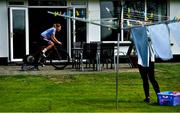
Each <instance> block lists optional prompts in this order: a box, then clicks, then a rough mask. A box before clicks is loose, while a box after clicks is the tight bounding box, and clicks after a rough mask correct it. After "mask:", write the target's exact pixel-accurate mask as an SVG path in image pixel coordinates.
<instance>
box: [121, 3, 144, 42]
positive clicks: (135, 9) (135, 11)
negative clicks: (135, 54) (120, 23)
mask: <svg viewBox="0 0 180 113" xmlns="http://www.w3.org/2000/svg"><path fill="white" fill-rule="evenodd" d="M144 11H145V2H144V0H125V2H124V15H123V16H124V19H132V20H141V21H144V17H145V16H144V13H143V12H144ZM124 26H125V27H126V25H125V23H124ZM121 40H122V41H130V29H127V30H124V37H123V39H121Z"/></svg>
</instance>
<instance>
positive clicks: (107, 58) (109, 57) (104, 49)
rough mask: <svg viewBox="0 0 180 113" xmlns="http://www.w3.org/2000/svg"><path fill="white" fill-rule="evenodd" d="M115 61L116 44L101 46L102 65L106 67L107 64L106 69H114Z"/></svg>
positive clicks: (103, 44)
mask: <svg viewBox="0 0 180 113" xmlns="http://www.w3.org/2000/svg"><path fill="white" fill-rule="evenodd" d="M113 61H114V43H102V44H101V63H102V64H103V67H104V65H105V64H106V68H107V69H108V68H109V63H110V65H111V66H110V68H111V69H112V68H113Z"/></svg>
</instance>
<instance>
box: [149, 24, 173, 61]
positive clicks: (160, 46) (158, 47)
mask: <svg viewBox="0 0 180 113" xmlns="http://www.w3.org/2000/svg"><path fill="white" fill-rule="evenodd" d="M147 29H148V31H149V33H150V39H151V42H152V45H153V48H154V50H155V55H156V57H158V58H161V59H162V60H170V59H171V58H173V55H172V51H171V47H170V40H169V31H168V27H167V25H165V24H159V25H152V26H148V27H147Z"/></svg>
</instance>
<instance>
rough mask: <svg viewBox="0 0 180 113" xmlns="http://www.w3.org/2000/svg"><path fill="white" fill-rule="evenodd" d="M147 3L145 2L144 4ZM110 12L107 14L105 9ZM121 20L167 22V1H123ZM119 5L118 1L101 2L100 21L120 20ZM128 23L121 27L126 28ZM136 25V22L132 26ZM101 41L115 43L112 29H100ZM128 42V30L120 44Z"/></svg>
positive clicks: (124, 32)
mask: <svg viewBox="0 0 180 113" xmlns="http://www.w3.org/2000/svg"><path fill="white" fill-rule="evenodd" d="M145 1H147V2H145ZM107 7H108V9H109V10H110V11H111V13H109V12H108V11H107V10H106V8H107ZM123 10H124V11H123V18H124V19H131V20H140V21H145V20H146V21H151V22H157V21H158V22H159V21H163V20H167V19H168V17H167V0H124V6H123ZM120 15H121V3H120V0H119V1H118V0H113V1H108V0H102V1H101V19H103V18H114V17H118V18H120ZM127 24H128V22H127V21H124V23H123V26H125V27H127ZM135 24H137V23H136V22H134V23H133V25H135ZM101 40H102V41H117V32H116V31H115V30H112V29H108V28H104V27H101ZM127 41H130V29H127V30H124V31H123V37H121V42H127Z"/></svg>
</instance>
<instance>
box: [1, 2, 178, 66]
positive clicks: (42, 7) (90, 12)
mask: <svg viewBox="0 0 180 113" xmlns="http://www.w3.org/2000/svg"><path fill="white" fill-rule="evenodd" d="M107 7H108V8H109V9H110V11H111V13H112V14H110V13H109V12H108V11H107V10H106V8H107ZM179 7H180V1H178V0H169V1H166V0H124V8H126V9H127V10H128V9H134V10H137V11H140V12H147V13H152V12H153V14H156V15H165V16H169V17H170V18H171V19H173V18H174V17H175V16H178V15H180V8H179ZM47 11H58V12H62V13H64V12H70V14H71V15H72V16H76V17H84V18H87V19H90V20H91V19H93V20H96V19H97V20H99V19H102V18H112V17H118V18H122V17H120V12H121V0H79V1H78V0H1V1H0V64H6V63H9V62H19V61H22V57H23V56H24V55H25V54H29V53H32V52H34V51H35V50H34V49H35V47H34V46H35V44H34V43H35V42H38V41H39V37H40V36H39V35H40V33H41V32H42V31H44V30H46V29H47V28H49V27H51V26H52V25H53V23H55V22H60V23H61V25H62V29H63V30H62V32H61V34H60V35H61V41H62V42H63V44H64V48H65V49H67V51H68V52H69V54H70V55H71V48H72V44H73V42H79V41H81V42H91V41H103V42H106V43H110V42H114V43H116V42H117V32H116V31H115V30H112V29H108V28H104V27H100V26H97V25H92V24H87V23H82V22H78V21H71V20H69V19H64V18H62V17H55V16H53V15H50V14H48V13H47ZM124 16H127V15H124ZM128 16H129V15H128ZM159 19H162V18H159ZM121 36H122V37H121V43H122V44H123V45H124V46H123V47H121V49H122V51H125V50H126V49H127V47H126V44H129V43H130V39H129V38H128V37H127V31H122V32H121ZM171 43H172V44H171V45H172V50H173V54H174V55H179V54H180V47H178V46H177V44H176V42H175V41H174V40H173V38H171Z"/></svg>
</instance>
